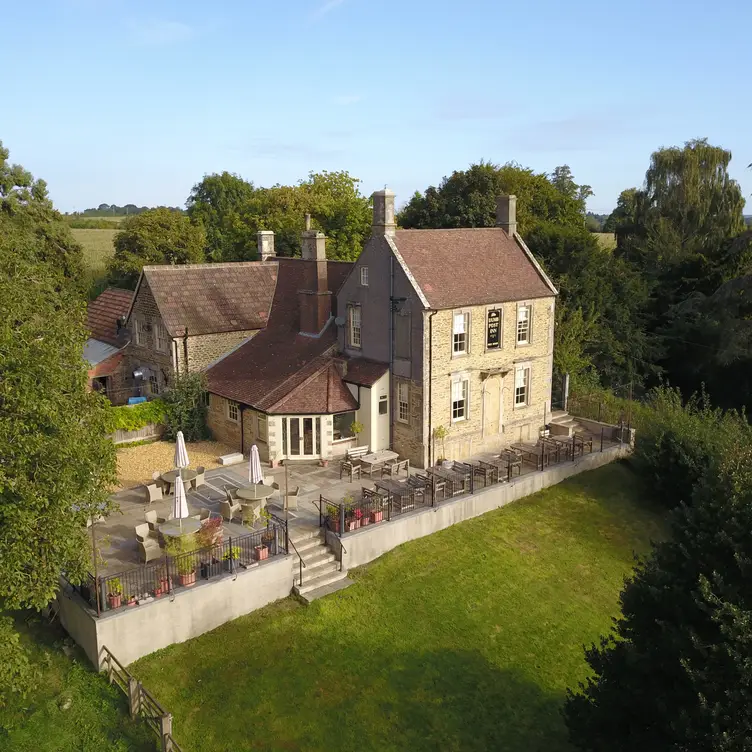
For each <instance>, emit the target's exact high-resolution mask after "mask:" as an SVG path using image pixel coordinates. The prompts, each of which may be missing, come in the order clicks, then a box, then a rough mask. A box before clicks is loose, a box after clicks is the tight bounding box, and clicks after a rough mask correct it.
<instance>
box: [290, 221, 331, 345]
mask: <svg viewBox="0 0 752 752" xmlns="http://www.w3.org/2000/svg"><path fill="white" fill-rule="evenodd" d="M302 249H303V261H302V266H303V288H302V289H300V290H298V302H299V304H300V333H301V334H307V335H308V336H312V337H317V336H318V335H319V334H321V332H322V330H323V329H324V327H325V326H326V324H327V322H328V321H329V319H330V317H331V315H332V293H331V292H330V291H329V279H328V275H327V267H326V237H325V236H324V233H323V232H317V231H316V230H312V229H311V215H310V214H306V229H305V230H304V231H303V243H302Z"/></svg>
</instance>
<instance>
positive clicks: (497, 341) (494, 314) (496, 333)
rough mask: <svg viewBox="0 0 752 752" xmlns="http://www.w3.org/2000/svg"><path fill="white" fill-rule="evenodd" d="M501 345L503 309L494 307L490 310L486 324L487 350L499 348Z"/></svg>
mask: <svg viewBox="0 0 752 752" xmlns="http://www.w3.org/2000/svg"><path fill="white" fill-rule="evenodd" d="M500 347H501V311H500V310H499V309H498V308H492V309H491V310H489V311H488V321H487V324H486V350H498V349H499V348H500Z"/></svg>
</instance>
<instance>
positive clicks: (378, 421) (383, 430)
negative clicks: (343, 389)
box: [371, 371, 392, 452]
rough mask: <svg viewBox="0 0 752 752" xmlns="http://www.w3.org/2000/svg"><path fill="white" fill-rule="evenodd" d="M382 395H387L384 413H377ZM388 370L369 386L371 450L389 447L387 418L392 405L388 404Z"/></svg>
mask: <svg viewBox="0 0 752 752" xmlns="http://www.w3.org/2000/svg"><path fill="white" fill-rule="evenodd" d="M382 395H386V397H387V407H388V409H387V411H386V415H379V398H380V397H381V396H382ZM389 400H390V397H389V371H387V372H386V373H385V374H384V375H383V376H382V377H381V378H380V379H379V380H378V381H377V382H376V383H375V384H374V385H373V386H372V387H371V415H372V416H373V423H372V428H371V451H373V452H375V451H378V450H379V449H389V418H390V415H391V412H392V406H391V405H390V404H389Z"/></svg>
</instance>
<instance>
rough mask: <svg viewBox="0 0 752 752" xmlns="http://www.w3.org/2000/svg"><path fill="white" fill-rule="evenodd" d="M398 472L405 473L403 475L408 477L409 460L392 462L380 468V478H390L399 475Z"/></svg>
mask: <svg viewBox="0 0 752 752" xmlns="http://www.w3.org/2000/svg"><path fill="white" fill-rule="evenodd" d="M400 470H404V471H405V475H407V476H408V477H409V476H410V460H392V461H391V462H387V463H385V464H384V465H382V467H381V477H382V478H383V477H384V476H385V475H390V476H392V477H394V476H397V475H399V474H400Z"/></svg>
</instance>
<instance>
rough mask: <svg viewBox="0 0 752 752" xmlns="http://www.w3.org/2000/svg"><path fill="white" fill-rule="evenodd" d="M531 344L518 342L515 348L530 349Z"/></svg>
mask: <svg viewBox="0 0 752 752" xmlns="http://www.w3.org/2000/svg"><path fill="white" fill-rule="evenodd" d="M532 344H533V343H532V342H518V343H517V344H516V345H515V347H530V346H531V345H532Z"/></svg>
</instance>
